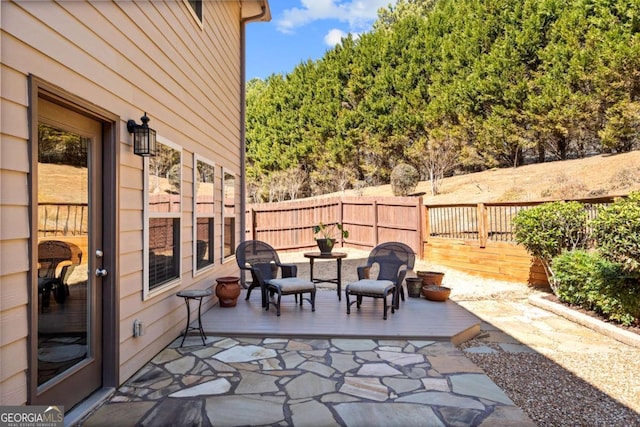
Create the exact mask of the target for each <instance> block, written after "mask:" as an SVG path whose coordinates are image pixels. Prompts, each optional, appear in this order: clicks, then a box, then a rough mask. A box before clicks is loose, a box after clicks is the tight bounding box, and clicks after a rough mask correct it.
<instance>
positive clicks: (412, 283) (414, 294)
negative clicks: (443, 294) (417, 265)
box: [405, 277, 422, 298]
mask: <svg viewBox="0 0 640 427" xmlns="http://www.w3.org/2000/svg"><path fill="white" fill-rule="evenodd" d="M405 282H406V283H407V294H408V295H409V296H410V297H411V298H420V290H421V289H422V279H421V278H420V277H407V278H406V279H405Z"/></svg>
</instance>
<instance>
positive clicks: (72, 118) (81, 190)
mask: <svg viewBox="0 0 640 427" xmlns="http://www.w3.org/2000/svg"><path fill="white" fill-rule="evenodd" d="M38 105H39V112H40V120H39V123H38V146H37V165H36V166H37V173H36V176H37V190H38V192H37V235H36V236H37V242H34V243H37V245H34V246H36V247H35V248H34V249H35V250H36V251H37V266H36V268H37V289H38V291H37V301H35V300H34V304H33V310H34V311H35V310H37V317H36V318H37V322H36V325H34V328H37V329H36V330H37V342H36V343H35V344H36V345H37V354H34V355H33V356H32V357H34V359H35V360H34V364H33V365H32V366H33V367H34V368H35V369H36V370H37V378H34V381H35V382H36V384H37V395H36V396H34V397H33V398H32V399H31V400H32V401H31V403H32V404H49V405H54V404H57V405H64V406H65V408H71V407H72V406H73V405H75V404H76V403H78V402H79V401H81V400H82V399H84V398H86V396H87V395H88V394H90V393H91V392H92V391H94V390H96V389H97V388H99V387H100V386H101V374H102V364H101V361H102V355H101V354H100V353H101V347H100V346H101V340H102V338H101V328H102V324H101V321H100V319H101V317H100V316H101V298H100V292H97V291H96V289H100V288H99V287H98V286H99V283H100V282H101V279H100V277H96V274H97V273H94V274H92V273H90V272H95V271H96V268H98V267H100V266H101V265H100V264H99V262H100V260H98V259H97V255H96V254H98V253H101V252H100V251H99V250H98V249H100V248H101V247H100V246H98V245H101V243H100V242H101V236H102V230H101V219H100V215H99V214H98V212H100V207H101V203H100V200H101V194H99V191H100V190H99V189H100V188H101V185H100V184H101V173H100V172H101V168H102V165H101V161H100V159H101V157H100V153H101V150H102V145H101V129H102V127H101V124H100V122H97V121H95V120H92V119H89V118H88V117H85V116H82V115H80V114H77V113H74V112H71V111H69V110H66V109H64V108H62V107H60V106H57V105H55V104H53V103H50V102H48V101H45V100H43V99H40V101H39V104H38ZM34 234H35V233H34ZM34 298H35V294H34ZM36 330H34V332H36Z"/></svg>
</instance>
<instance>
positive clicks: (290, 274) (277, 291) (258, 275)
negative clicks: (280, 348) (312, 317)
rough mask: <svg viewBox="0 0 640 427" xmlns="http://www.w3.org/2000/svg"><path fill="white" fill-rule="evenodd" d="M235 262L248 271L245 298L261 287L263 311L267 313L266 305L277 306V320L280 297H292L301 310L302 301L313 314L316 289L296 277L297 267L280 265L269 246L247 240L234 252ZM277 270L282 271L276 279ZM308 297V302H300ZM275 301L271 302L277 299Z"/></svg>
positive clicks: (275, 254) (307, 281)
mask: <svg viewBox="0 0 640 427" xmlns="http://www.w3.org/2000/svg"><path fill="white" fill-rule="evenodd" d="M236 261H237V262H238V266H239V267H240V269H242V270H246V271H250V272H251V278H252V282H251V284H250V286H249V290H248V291H247V298H246V299H249V295H250V293H251V290H252V289H253V288H256V287H258V286H259V287H260V290H261V295H262V307H264V308H265V309H266V310H267V311H268V310H269V305H270V304H273V305H275V306H276V314H277V315H278V316H280V302H281V299H282V295H295V298H296V302H297V301H298V296H300V306H302V302H303V300H307V301H308V302H309V303H310V304H311V311H316V302H315V300H316V285H315V283H313V282H312V281H310V280H306V279H301V278H299V277H296V275H297V273H298V267H297V266H296V265H293V264H283V263H281V262H280V258H279V257H278V253H277V252H276V250H275V249H274V248H273V247H272V246H270V245H269V244H268V243H265V242H262V241H259V240H247V241H245V242H242V243H240V244H239V245H238V247H237V249H236ZM278 270H280V271H281V273H280V278H278ZM305 293H309V294H310V295H309V298H303V295H304V294H305ZM276 295H277V297H276V301H270V298H269V297H271V298H273V297H274V296H276Z"/></svg>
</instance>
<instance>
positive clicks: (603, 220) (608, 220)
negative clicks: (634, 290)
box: [592, 192, 640, 272]
mask: <svg viewBox="0 0 640 427" xmlns="http://www.w3.org/2000/svg"><path fill="white" fill-rule="evenodd" d="M592 226H593V234H594V237H595V239H596V242H597V245H598V249H599V251H600V253H601V254H602V256H603V257H605V258H607V259H609V260H611V261H614V262H619V263H622V264H623V265H624V267H625V269H626V270H627V271H630V272H640V192H635V193H631V194H629V197H627V198H620V199H617V200H616V201H615V202H614V203H613V204H611V205H610V206H609V207H607V208H605V209H602V210H601V211H600V212H598V215H597V217H596V218H595V219H594V220H593V221H592Z"/></svg>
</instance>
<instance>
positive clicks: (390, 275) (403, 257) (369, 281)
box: [345, 242, 416, 320]
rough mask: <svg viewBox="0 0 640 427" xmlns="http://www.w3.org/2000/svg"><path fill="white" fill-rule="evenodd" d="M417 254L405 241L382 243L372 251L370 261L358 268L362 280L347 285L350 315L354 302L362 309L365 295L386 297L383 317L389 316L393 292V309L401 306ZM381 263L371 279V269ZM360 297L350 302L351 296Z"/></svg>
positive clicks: (359, 278) (392, 310) (393, 310)
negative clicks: (406, 276)
mask: <svg viewBox="0 0 640 427" xmlns="http://www.w3.org/2000/svg"><path fill="white" fill-rule="evenodd" d="M415 259H416V256H415V254H414V253H413V250H411V248H410V247H409V246H407V245H405V244H404V243H400V242H387V243H382V244H380V245H378V246H376V247H375V248H373V250H371V253H370V254H369V258H368V259H367V264H366V265H364V266H361V267H358V268H357V271H358V281H357V282H353V283H349V284H348V285H347V287H346V288H345V294H346V297H347V314H351V305H352V304H354V303H355V304H357V308H358V309H360V305H361V304H362V298H363V297H372V298H382V299H383V300H384V307H383V310H384V312H383V316H382V318H383V319H385V320H386V319H387V310H388V304H387V297H388V296H389V295H391V312H392V313H395V310H396V309H398V308H400V298H402V300H403V301H404V291H403V289H402V282H403V280H404V276H405V275H406V274H407V271H408V270H411V269H413V266H414V263H415ZM374 265H377V268H378V275H377V277H376V278H375V279H373V278H370V277H369V275H370V271H371V269H372V267H374ZM350 295H353V296H355V297H356V299H355V301H351V302H350V301H349V296H350Z"/></svg>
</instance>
